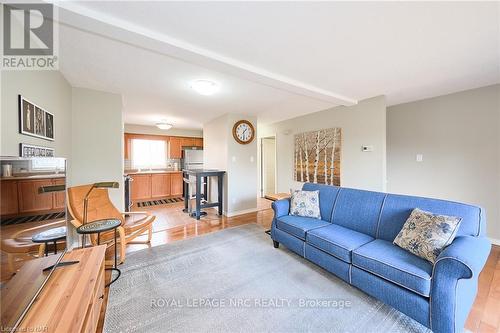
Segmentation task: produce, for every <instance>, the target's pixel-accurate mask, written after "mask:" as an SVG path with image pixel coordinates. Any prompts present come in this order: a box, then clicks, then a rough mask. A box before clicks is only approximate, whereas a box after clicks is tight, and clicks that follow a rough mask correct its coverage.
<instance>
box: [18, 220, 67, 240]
mask: <svg viewBox="0 0 500 333" xmlns="http://www.w3.org/2000/svg"><path fill="white" fill-rule="evenodd" d="M61 221H62V220H61ZM61 221H55V222H51V223H47V224H43V225H39V226H36V227H32V228H28V229H23V230H19V231H17V232H16V233H14V234H13V235H12V236H10V238H17V236H19V235H21V234H24V233H25V232H29V231H34V230H38V229H42V228H46V227H50V226H52V225H55V224H60V223H61Z"/></svg>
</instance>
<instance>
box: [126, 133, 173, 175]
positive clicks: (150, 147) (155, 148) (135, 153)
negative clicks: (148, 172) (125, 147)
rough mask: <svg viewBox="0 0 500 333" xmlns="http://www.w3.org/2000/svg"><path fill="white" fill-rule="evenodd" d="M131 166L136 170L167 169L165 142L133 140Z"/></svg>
mask: <svg viewBox="0 0 500 333" xmlns="http://www.w3.org/2000/svg"><path fill="white" fill-rule="evenodd" d="M131 148H132V149H131V155H132V159H131V164H132V168H134V169H161V168H166V167H167V161H166V156H167V145H166V141H164V140H145V139H132V147H131Z"/></svg>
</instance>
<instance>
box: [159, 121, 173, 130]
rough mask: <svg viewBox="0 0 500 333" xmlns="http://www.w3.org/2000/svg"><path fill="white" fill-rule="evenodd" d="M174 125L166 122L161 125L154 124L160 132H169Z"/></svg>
mask: <svg viewBox="0 0 500 333" xmlns="http://www.w3.org/2000/svg"><path fill="white" fill-rule="evenodd" d="M173 126H174V125H172V124H169V123H167V122H161V123H156V127H158V128H159V129H161V130H169V129H171V128H172V127H173Z"/></svg>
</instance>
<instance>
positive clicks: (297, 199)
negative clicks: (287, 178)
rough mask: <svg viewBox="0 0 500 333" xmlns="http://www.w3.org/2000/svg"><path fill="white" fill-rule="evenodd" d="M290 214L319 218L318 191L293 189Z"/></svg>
mask: <svg viewBox="0 0 500 333" xmlns="http://www.w3.org/2000/svg"><path fill="white" fill-rule="evenodd" d="M290 215H295V216H304V217H313V218H316V219H321V212H320V210H319V191H300V190H297V191H294V192H293V193H292V198H291V199H290Z"/></svg>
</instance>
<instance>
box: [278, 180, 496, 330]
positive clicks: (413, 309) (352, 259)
mask: <svg viewBox="0 0 500 333" xmlns="http://www.w3.org/2000/svg"><path fill="white" fill-rule="evenodd" d="M303 190H306V191H314V190H319V192H320V194H319V201H320V211H321V219H314V218H307V217H299V216H291V215H289V209H290V200H289V199H285V200H278V201H276V202H274V203H273V205H272V207H273V210H274V219H273V222H272V228H271V238H272V239H273V243H274V247H276V248H278V247H279V244H280V243H281V244H283V245H284V246H286V247H287V248H288V249H290V250H292V251H294V252H295V253H297V254H299V255H301V256H303V257H304V258H306V259H308V260H310V261H312V262H313V263H315V264H317V265H319V266H321V267H322V268H324V269H326V270H327V271H329V272H331V273H333V274H335V275H336V276H338V277H339V278H341V279H342V280H344V281H345V282H347V283H349V284H351V285H353V286H355V287H357V288H359V289H361V290H363V291H364V292H366V293H367V294H369V295H371V296H373V297H375V298H377V299H379V300H381V301H382V302H384V303H386V304H388V305H390V306H392V307H394V308H396V309H397V310H399V311H401V312H403V313H405V314H406V315H408V316H410V317H411V318H413V319H415V320H416V321H418V322H419V323H421V324H423V325H424V326H426V327H428V328H430V329H431V330H433V331H434V332H438V333H440V332H459V331H462V330H463V327H464V324H465V320H466V319H467V315H468V313H469V310H470V308H471V306H472V303H473V302H474V298H475V296H476V292H477V285H478V275H479V273H480V272H481V269H482V268H483V266H484V264H485V262H486V259H487V257H488V254H489V252H490V248H491V244H490V242H489V241H488V239H487V238H486V237H485V231H486V226H485V218H484V213H483V211H482V210H481V208H479V207H475V206H471V205H466V204H462V203H457V202H450V201H444V200H437V199H429V198H421V197H413V196H405V195H395V194H386V193H380V192H370V191H362V190H355V189H350V188H341V187H336V186H328V185H318V184H310V183H306V184H304V186H303ZM417 207H418V208H420V209H422V210H426V211H430V212H433V213H436V214H444V215H453V216H460V217H462V222H461V224H460V227H459V230H458V233H457V237H456V238H455V240H454V241H453V242H452V243H451V244H450V245H449V246H448V247H446V248H445V249H444V250H443V252H441V254H440V255H439V257H438V259H437V261H436V263H435V264H434V265H432V264H431V263H430V262H428V261H426V260H424V259H422V258H420V257H417V256H415V255H413V254H411V253H410V252H407V251H405V250H403V249H401V248H400V247H398V246H396V245H394V244H392V242H393V240H394V238H395V237H396V235H397V234H398V233H399V231H400V230H401V228H402V227H403V224H404V223H405V221H406V219H407V218H408V216H409V215H410V213H411V211H412V210H413V209H414V208H417Z"/></svg>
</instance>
